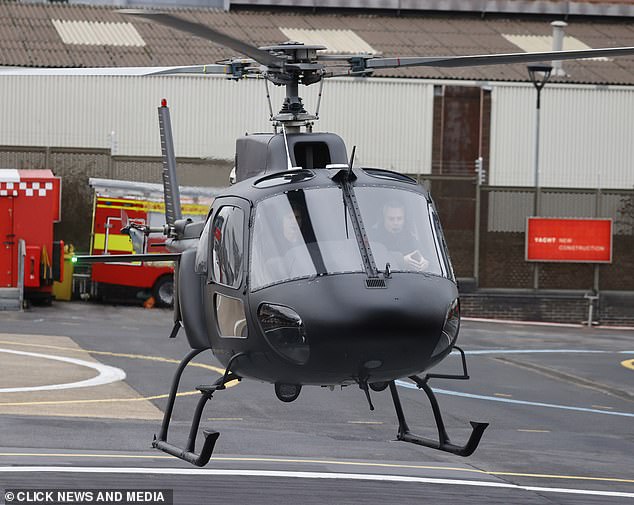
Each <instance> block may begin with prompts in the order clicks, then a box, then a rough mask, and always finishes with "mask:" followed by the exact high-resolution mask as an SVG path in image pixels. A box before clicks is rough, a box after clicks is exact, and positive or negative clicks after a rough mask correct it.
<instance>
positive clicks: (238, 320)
mask: <svg viewBox="0 0 634 505" xmlns="http://www.w3.org/2000/svg"><path fill="white" fill-rule="evenodd" d="M248 210H249V206H248V205H247V204H246V202H245V201H244V200H242V199H239V198H219V199H217V200H216V201H215V202H214V212H213V214H212V216H211V223H210V229H209V235H208V245H207V247H208V248H209V256H208V258H209V260H208V272H207V286H208V290H207V295H208V300H209V301H210V302H211V307H210V309H211V311H210V312H211V314H210V315H211V319H212V320H211V321H210V323H211V324H209V328H210V331H211V332H212V334H214V335H212V336H215V337H217V338H247V337H248V328H247V318H246V307H245V304H246V299H245V296H244V291H245V289H244V286H245V283H246V274H247V248H248V247H247V245H248V244H247V236H248V233H247V232H248V216H249V214H248ZM208 310H209V309H208Z"/></svg>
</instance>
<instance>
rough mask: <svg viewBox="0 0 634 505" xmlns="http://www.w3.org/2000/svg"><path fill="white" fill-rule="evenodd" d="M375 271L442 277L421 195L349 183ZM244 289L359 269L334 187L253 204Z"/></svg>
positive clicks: (346, 211)
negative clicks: (363, 226)
mask: <svg viewBox="0 0 634 505" xmlns="http://www.w3.org/2000/svg"><path fill="white" fill-rule="evenodd" d="M354 191H355V194H356V196H357V200H358V203H359V209H360V213H361V218H362V220H363V222H364V225H365V229H366V233H367V235H368V238H369V244H370V248H371V250H372V253H373V256H374V260H375V263H376V266H377V268H378V269H379V270H380V271H385V270H386V268H387V264H388V263H389V269H390V270H391V271H412V272H428V273H432V274H437V275H443V274H444V272H445V271H446V268H445V269H443V268H442V267H441V263H440V259H439V258H440V254H439V252H438V247H437V240H436V239H435V237H434V232H433V230H432V225H431V220H430V208H429V203H428V201H427V200H426V199H425V198H424V196H423V195H421V194H419V193H415V192H412V191H404V190H399V189H395V188H386V187H375V186H367V187H356V188H355V190H354ZM251 247H252V248H251V265H250V272H251V275H250V279H251V289H252V290H257V289H260V288H263V287H266V286H269V285H271V284H276V283H279V282H284V281H288V280H293V279H299V278H305V277H313V276H318V275H326V274H338V273H353V272H364V271H365V269H364V265H363V260H362V259H361V253H360V251H359V245H358V243H357V240H356V237H355V234H354V229H353V227H352V222H351V220H350V211H349V209H348V208H347V207H346V206H345V205H344V201H343V193H342V191H341V189H339V188H315V189H307V190H296V191H289V192H286V193H284V194H279V195H275V196H273V197H270V198H268V199H266V200H263V201H261V202H260V203H258V205H257V208H256V212H255V222H254V227H253V239H252V246H251Z"/></svg>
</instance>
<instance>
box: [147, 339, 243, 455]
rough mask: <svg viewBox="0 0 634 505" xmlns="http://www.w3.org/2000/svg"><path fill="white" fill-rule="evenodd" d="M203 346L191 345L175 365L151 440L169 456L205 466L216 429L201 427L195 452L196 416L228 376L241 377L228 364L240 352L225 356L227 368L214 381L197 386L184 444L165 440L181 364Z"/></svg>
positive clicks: (228, 380)
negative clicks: (201, 437) (200, 441)
mask: <svg viewBox="0 0 634 505" xmlns="http://www.w3.org/2000/svg"><path fill="white" fill-rule="evenodd" d="M205 350H207V349H194V350H193V351H191V352H190V353H189V354H188V355H187V356H185V358H183V360H182V361H181V362H180V364H179V365H178V369H177V370H176V373H175V374H174V379H173V380H172V387H171V389H170V395H169V399H168V402H167V407H166V408H165V414H164V415H163V423H162V425H161V431H160V432H159V434H158V435H154V440H153V441H152V447H154V448H156V449H159V450H161V451H163V452H166V453H168V454H171V455H172V456H176V457H177V458H180V459H182V460H184V461H187V462H188V463H191V464H193V465H196V466H205V465H206V464H207V463H208V462H209V459H210V458H211V454H212V453H213V451H214V446H215V445H216V440H218V437H219V436H220V433H219V432H217V431H213V430H203V435H204V437H205V441H204V442H203V448H202V450H201V451H200V453H196V451H195V446H196V435H197V433H198V428H199V426H200V418H201V417H202V414H203V410H204V408H205V404H206V403H207V401H208V400H210V399H211V398H212V396H213V394H214V393H215V392H216V391H221V390H223V389H226V384H227V383H228V382H231V381H232V380H242V377H240V376H238V375H236V374H234V373H233V372H231V365H232V364H233V362H234V361H235V360H236V359H237V358H239V357H241V356H244V354H243V353H239V354H236V355H235V356H233V357H232V358H231V360H229V364H228V365H227V370H226V371H225V374H224V375H223V376H222V377H220V378H219V379H218V380H217V381H216V382H214V383H213V384H211V385H208V386H206V385H205V386H198V387H197V388H196V389H198V390H199V391H200V393H201V397H200V399H199V400H198V404H197V405H196V410H195V411H194V417H193V419H192V425H191V428H190V430H189V436H188V437H187V444H186V446H185V448H181V447H178V446H176V445H173V444H171V443H169V442H168V441H167V432H168V430H169V424H170V421H171V419H172V412H173V410H174V402H175V401H176V394H177V393H178V385H179V383H180V380H181V376H182V375H183V371H184V370H185V367H186V366H187V365H188V364H189V362H190V361H191V360H192V359H194V358H195V357H196V356H198V355H199V354H200V353H201V352H203V351H205Z"/></svg>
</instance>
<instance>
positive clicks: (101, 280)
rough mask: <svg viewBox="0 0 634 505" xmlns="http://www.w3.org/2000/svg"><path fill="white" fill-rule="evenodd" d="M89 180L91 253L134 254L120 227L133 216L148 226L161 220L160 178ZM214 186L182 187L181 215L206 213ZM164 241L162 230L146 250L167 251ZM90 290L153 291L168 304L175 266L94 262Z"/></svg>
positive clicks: (106, 294)
mask: <svg viewBox="0 0 634 505" xmlns="http://www.w3.org/2000/svg"><path fill="white" fill-rule="evenodd" d="M89 184H90V186H91V187H92V188H93V189H94V200H93V219H92V233H91V247H90V254H97V255H98V254H134V249H133V246H132V241H131V240H130V237H129V236H128V235H126V234H124V233H122V232H121V229H122V228H124V227H125V226H126V225H127V224H128V223H131V222H132V223H136V224H141V225H147V226H151V227H161V226H163V225H164V224H165V214H164V212H165V205H164V203H163V187H162V186H161V185H160V184H150V183H139V182H130V181H119V180H113V179H96V178H91V179H90V180H89ZM216 192H217V191H214V189H213V188H198V187H182V188H181V207H182V213H183V217H189V218H191V219H193V220H195V221H196V220H202V219H205V217H206V216H207V212H208V211H209V207H210V205H211V203H212V201H213V195H214V194H215V193H216ZM164 241H165V236H163V235H161V234H153V235H150V237H149V239H148V241H147V244H146V248H147V252H148V253H160V252H166V249H165V248H164V247H163V246H162V243H163V242H164ZM90 294H91V296H93V297H96V298H101V299H109V300H121V299H130V298H136V299H142V300H146V299H149V298H150V297H154V300H155V302H156V303H157V304H158V305H162V306H167V305H170V304H171V303H172V301H173V267H172V265H171V263H170V262H167V263H161V262H138V263H93V264H92V269H91V292H90Z"/></svg>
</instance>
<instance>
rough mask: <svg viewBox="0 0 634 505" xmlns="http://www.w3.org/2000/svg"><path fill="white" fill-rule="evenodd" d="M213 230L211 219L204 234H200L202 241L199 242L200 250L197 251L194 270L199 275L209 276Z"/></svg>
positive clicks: (204, 229) (206, 224)
mask: <svg viewBox="0 0 634 505" xmlns="http://www.w3.org/2000/svg"><path fill="white" fill-rule="evenodd" d="M210 230H211V219H208V220H207V222H206V223H205V227H204V228H203V232H202V233H201V234H200V240H199V241H198V248H197V249H196V262H195V264H194V270H195V271H196V273H197V274H200V275H205V276H206V274H207V263H208V261H209V232H210Z"/></svg>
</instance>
